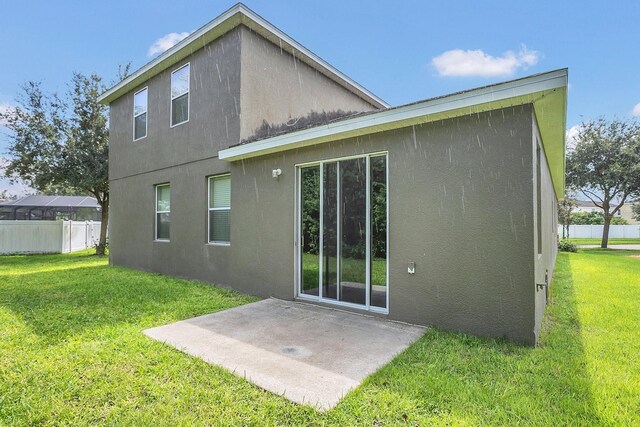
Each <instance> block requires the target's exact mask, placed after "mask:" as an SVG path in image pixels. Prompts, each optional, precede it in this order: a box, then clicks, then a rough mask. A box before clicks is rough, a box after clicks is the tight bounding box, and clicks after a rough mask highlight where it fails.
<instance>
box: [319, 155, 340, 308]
mask: <svg viewBox="0 0 640 427" xmlns="http://www.w3.org/2000/svg"><path fill="white" fill-rule="evenodd" d="M337 174H338V168H337V163H335V162H333V163H325V164H324V169H323V173H322V175H323V177H322V191H323V193H322V296H323V298H330V299H334V300H335V299H337V298H338V187H337V185H338V175H337Z"/></svg>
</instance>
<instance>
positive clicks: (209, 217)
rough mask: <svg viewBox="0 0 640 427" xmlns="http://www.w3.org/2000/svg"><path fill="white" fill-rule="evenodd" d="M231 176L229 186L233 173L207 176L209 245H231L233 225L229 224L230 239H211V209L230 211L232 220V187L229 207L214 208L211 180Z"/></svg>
mask: <svg viewBox="0 0 640 427" xmlns="http://www.w3.org/2000/svg"><path fill="white" fill-rule="evenodd" d="M225 176H228V177H229V186H231V173H230V172H226V173H222V174H219V175H209V176H208V177H207V243H206V244H207V245H213V246H231V225H229V240H228V241H226V240H209V239H210V237H211V211H229V221H231V188H229V207H228V208H212V207H211V181H212V180H214V179H216V178H224V177H225Z"/></svg>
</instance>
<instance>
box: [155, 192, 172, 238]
mask: <svg viewBox="0 0 640 427" xmlns="http://www.w3.org/2000/svg"><path fill="white" fill-rule="evenodd" d="M170 216H171V186H170V185H169V184H161V185H156V236H155V237H156V240H169V228H170V225H171V218H170Z"/></svg>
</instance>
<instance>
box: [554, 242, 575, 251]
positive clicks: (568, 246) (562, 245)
mask: <svg viewBox="0 0 640 427" xmlns="http://www.w3.org/2000/svg"><path fill="white" fill-rule="evenodd" d="M558 249H559V250H560V251H561V252H578V246H576V244H575V243H571V242H570V241H568V240H560V241H559V242H558Z"/></svg>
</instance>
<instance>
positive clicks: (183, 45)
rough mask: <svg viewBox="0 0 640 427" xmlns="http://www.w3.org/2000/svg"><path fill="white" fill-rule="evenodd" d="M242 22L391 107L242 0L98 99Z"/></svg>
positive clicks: (114, 93)
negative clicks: (248, 6)
mask: <svg viewBox="0 0 640 427" xmlns="http://www.w3.org/2000/svg"><path fill="white" fill-rule="evenodd" d="M240 24H244V25H246V26H247V27H249V28H251V29H252V30H253V31H255V32H257V33H258V34H260V35H261V36H263V37H265V38H266V39H268V40H270V41H271V42H272V43H275V44H276V45H279V46H281V47H282V48H283V49H285V50H286V51H287V52H289V53H291V54H292V55H294V56H295V57H296V58H297V59H300V60H302V61H303V62H305V63H306V64H308V65H309V66H311V67H312V68H315V69H317V70H318V71H319V72H321V73H322V74H323V75H325V76H327V77H328V78H330V79H331V80H333V81H335V82H336V83H338V84H339V85H341V86H343V87H344V88H346V89H347V90H349V91H351V92H353V93H354V94H356V95H357V96H360V97H361V98H363V99H364V100H366V101H367V102H370V103H371V104H373V105H376V106H378V107H383V108H387V107H389V104H387V103H386V102H385V101H383V100H382V99H380V98H379V97H377V96H376V95H374V94H373V93H372V92H370V91H369V90H367V89H365V88H364V87H363V86H361V85H360V84H358V83H356V82H355V81H354V80H352V79H351V78H349V77H348V76H346V75H345V74H343V73H341V72H340V71H338V70H337V69H336V68H334V67H332V66H331V65H330V64H329V63H328V62H326V61H325V60H323V59H322V58H320V57H319V56H317V55H316V54H314V53H313V52H311V51H310V50H308V49H307V48H305V47H304V46H302V45H301V44H300V43H298V42H296V41H295V40H294V39H292V38H291V37H289V36H288V35H287V34H285V33H284V32H283V31H281V30H279V29H278V28H277V27H275V26H274V25H272V24H271V23H269V22H268V21H266V20H265V19H263V18H262V17H261V16H259V15H258V14H256V13H255V12H253V11H252V10H251V9H249V8H247V7H246V6H245V5H243V4H242V3H238V4H236V5H234V6H232V7H231V8H230V9H229V10H227V11H226V12H224V13H222V14H221V15H220V16H218V17H217V18H215V19H213V20H212V21H211V22H209V23H208V24H206V25H204V26H203V27H200V28H199V29H197V30H196V31H194V32H193V33H191V34H190V35H189V36H188V37H187V38H185V39H184V40H182V41H180V42H179V43H177V44H176V45H175V46H173V47H172V48H170V49H168V50H166V51H165V52H163V53H161V54H160V55H158V56H157V57H156V58H154V59H153V60H152V61H150V62H148V63H147V64H146V65H144V66H142V67H141V68H140V69H138V70H137V71H135V72H134V73H133V74H131V75H130V76H129V77H127V78H126V79H124V80H122V81H121V82H119V83H117V84H116V85H114V86H113V87H112V88H110V89H108V90H107V91H105V92H104V93H102V94H101V95H100V96H99V97H98V102H101V103H103V104H109V103H110V102H112V101H114V100H115V99H117V98H119V97H120V96H122V95H123V94H125V93H126V92H128V91H130V90H132V89H134V88H136V87H138V86H139V85H140V84H142V83H144V82H145V81H147V80H148V79H150V78H151V77H153V76H154V75H156V74H158V73H160V72H162V71H163V70H165V69H166V68H168V67H170V66H172V65H173V64H175V63H177V62H178V61H180V60H182V59H184V58H186V57H187V56H189V55H191V54H192V53H194V52H195V51H196V50H198V49H200V48H202V47H204V46H205V45H207V44H208V43H211V42H212V41H213V40H215V39H217V38H218V37H221V36H222V35H224V34H225V33H227V32H229V31H230V30H231V29H233V28H235V27H236V26H238V25H240Z"/></svg>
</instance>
